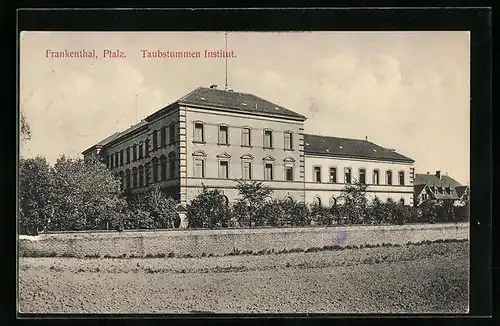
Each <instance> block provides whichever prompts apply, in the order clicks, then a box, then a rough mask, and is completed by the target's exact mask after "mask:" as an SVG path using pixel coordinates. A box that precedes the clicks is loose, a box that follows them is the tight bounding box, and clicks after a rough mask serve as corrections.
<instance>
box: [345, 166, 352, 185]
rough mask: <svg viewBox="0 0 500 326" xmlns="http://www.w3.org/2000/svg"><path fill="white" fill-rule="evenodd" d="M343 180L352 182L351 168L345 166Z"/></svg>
mask: <svg viewBox="0 0 500 326" xmlns="http://www.w3.org/2000/svg"><path fill="white" fill-rule="evenodd" d="M344 182H345V183H352V173H351V168H345V169H344Z"/></svg>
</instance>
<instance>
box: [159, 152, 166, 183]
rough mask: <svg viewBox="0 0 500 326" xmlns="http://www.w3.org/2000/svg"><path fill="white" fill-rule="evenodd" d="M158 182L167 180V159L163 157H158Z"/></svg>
mask: <svg viewBox="0 0 500 326" xmlns="http://www.w3.org/2000/svg"><path fill="white" fill-rule="evenodd" d="M160 180H161V181H165V180H167V157H166V156H165V155H162V156H160Z"/></svg>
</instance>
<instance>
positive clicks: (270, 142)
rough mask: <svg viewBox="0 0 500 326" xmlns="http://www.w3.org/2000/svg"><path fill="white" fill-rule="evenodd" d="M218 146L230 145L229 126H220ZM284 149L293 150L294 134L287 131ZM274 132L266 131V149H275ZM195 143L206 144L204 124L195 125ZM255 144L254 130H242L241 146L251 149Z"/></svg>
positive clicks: (264, 143) (264, 140) (263, 143)
mask: <svg viewBox="0 0 500 326" xmlns="http://www.w3.org/2000/svg"><path fill="white" fill-rule="evenodd" d="M218 127H219V134H218V144H219V145H229V127H228V126H227V125H219V126H218ZM283 134H284V144H283V149H285V150H293V133H292V132H290V131H285V132H284V133H283ZM273 138H274V137H273V131H272V130H270V129H264V134H263V140H262V146H263V147H264V148H270V149H272V148H274V139H273ZM193 141H194V142H195V143H205V124H204V123H203V122H195V123H194V136H193ZM252 143H253V139H252V130H251V129H250V128H248V127H243V128H241V146H243V147H251V146H253V145H252Z"/></svg>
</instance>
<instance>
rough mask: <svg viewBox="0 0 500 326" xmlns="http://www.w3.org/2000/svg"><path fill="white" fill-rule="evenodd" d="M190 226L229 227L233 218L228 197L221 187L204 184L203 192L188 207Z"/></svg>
mask: <svg viewBox="0 0 500 326" xmlns="http://www.w3.org/2000/svg"><path fill="white" fill-rule="evenodd" d="M186 210H187V219H188V226H189V227H191V228H215V227H218V226H222V227H227V226H228V222H229V219H230V218H231V210H230V208H229V205H228V202H227V201H226V197H225V196H224V194H223V193H222V192H221V191H220V190H219V189H208V188H207V187H206V186H205V185H202V190H201V192H200V193H199V194H198V195H197V196H196V197H195V198H194V199H193V200H192V201H191V203H190V204H188V205H187V207H186Z"/></svg>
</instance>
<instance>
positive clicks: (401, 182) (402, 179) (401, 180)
mask: <svg viewBox="0 0 500 326" xmlns="http://www.w3.org/2000/svg"><path fill="white" fill-rule="evenodd" d="M399 185H400V186H404V185H405V173H404V171H399Z"/></svg>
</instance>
